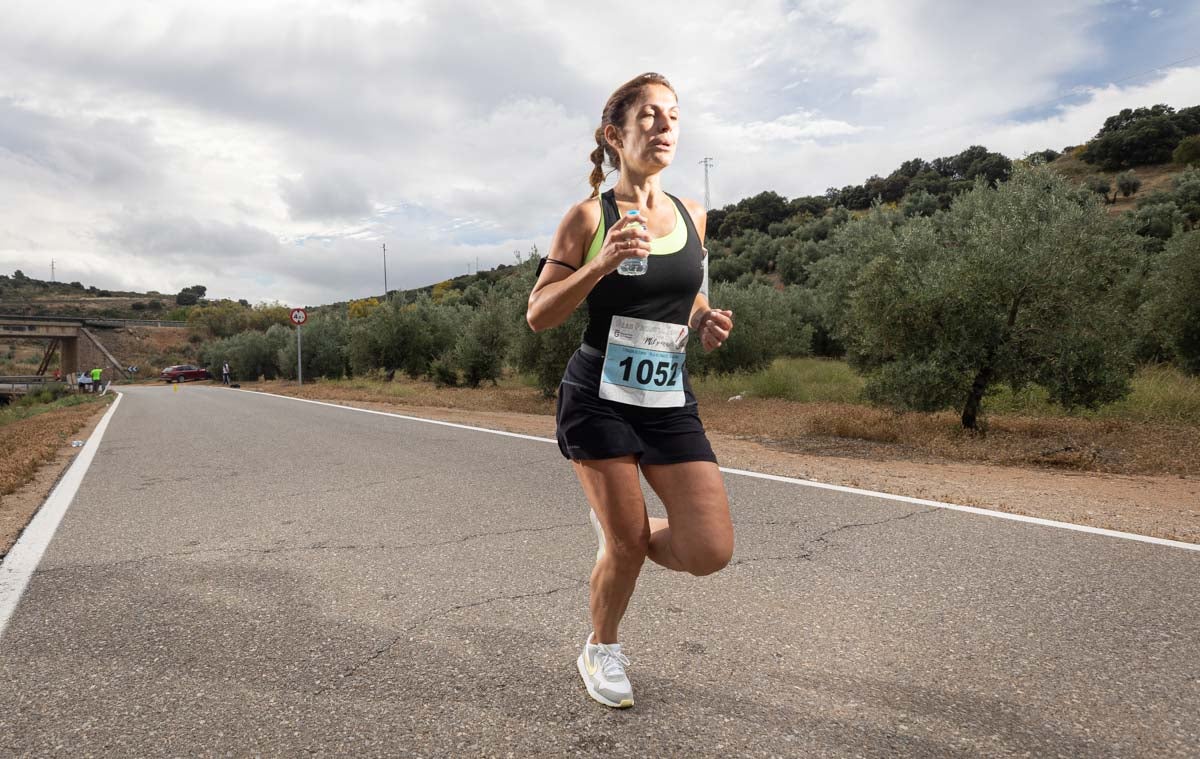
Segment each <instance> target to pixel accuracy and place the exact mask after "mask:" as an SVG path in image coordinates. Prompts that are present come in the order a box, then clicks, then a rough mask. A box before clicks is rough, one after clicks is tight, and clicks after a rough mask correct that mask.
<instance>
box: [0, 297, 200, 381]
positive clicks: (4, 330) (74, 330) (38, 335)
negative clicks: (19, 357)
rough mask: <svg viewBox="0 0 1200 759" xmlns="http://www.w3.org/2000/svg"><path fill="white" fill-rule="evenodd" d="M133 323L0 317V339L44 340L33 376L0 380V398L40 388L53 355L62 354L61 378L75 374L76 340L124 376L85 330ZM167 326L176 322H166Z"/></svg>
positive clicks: (116, 320)
mask: <svg viewBox="0 0 1200 759" xmlns="http://www.w3.org/2000/svg"><path fill="white" fill-rule="evenodd" d="M128 321H137V320H130V319H92V318H88V317H60V316H19V315H0V339H3V338H17V339H23V340H31V339H32V340H45V341H46V350H45V353H43V355H42V361H41V363H40V364H39V365H38V370H37V373H36V374H34V375H24V376H21V377H0V395H23V394H25V393H28V392H30V391H36V390H39V389H41V387H42V385H44V384H45V383H46V382H47V381H48V380H47V378H46V376H45V375H46V371H47V369H49V367H50V362H51V360H52V359H53V358H54V354H55V353H56V352H59V351H61V352H62V374H63V376H64V377H69V376H73V375H76V374H78V373H79V369H80V366H79V341H80V340H86V341H88V342H90V343H91V344H92V345H94V346H95V347H96V348H97V349H98V350H99V351H100V353H101V355H103V356H104V357H105V359H107V360H108V362H109V363H110V364H112V366H113V368H114V369H116V370H117V371H118V372H120V373H121V375H122V376H128V374H129V372H128V371H127V370H126V368H125V366H124V365H123V364H122V363H121V362H120V361H118V360H117V358H116V357H115V356H113V354H112V353H110V352H109V351H108V349H107V348H105V347H104V345H103V344H102V343H101V342H100V341H99V340H98V339H97V338H96V336H95V335H94V334H93V333H92V331H91V330H90V329H88V327H110V328H111V327H118V326H124V325H122V324H116V323H114V322H128ZM166 324H169V325H170V326H174V325H176V324H178V322H170V323H166Z"/></svg>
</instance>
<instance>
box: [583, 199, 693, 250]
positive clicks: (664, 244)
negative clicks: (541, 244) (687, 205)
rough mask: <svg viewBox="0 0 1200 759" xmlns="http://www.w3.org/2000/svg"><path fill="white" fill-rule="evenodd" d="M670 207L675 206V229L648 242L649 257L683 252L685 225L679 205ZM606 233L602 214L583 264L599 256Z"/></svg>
mask: <svg viewBox="0 0 1200 759" xmlns="http://www.w3.org/2000/svg"><path fill="white" fill-rule="evenodd" d="M671 205H673V206H675V227H674V228H673V229H672V230H671V231H670V232H668V233H667V234H665V235H663V236H662V237H656V238H654V239H653V240H651V241H650V255H652V256H669V255H671V254H672V253H678V252H679V251H681V250H683V246H685V245H687V239H688V232H687V223H686V222H685V221H684V220H683V214H682V213H681V212H680V211H679V204H678V203H672V204H671ZM606 231H607V230H605V228H604V214H600V223H599V224H598V225H597V226H596V234H595V235H594V236H593V237H592V244H591V245H589V246H588V252H587V256H585V257H584V259H583V262H584V263H585V264H586V263H587V262H588V261H591V260H592V259H593V258H595V257H596V256H598V255H600V248H602V247H603V246H604V235H605V233H606Z"/></svg>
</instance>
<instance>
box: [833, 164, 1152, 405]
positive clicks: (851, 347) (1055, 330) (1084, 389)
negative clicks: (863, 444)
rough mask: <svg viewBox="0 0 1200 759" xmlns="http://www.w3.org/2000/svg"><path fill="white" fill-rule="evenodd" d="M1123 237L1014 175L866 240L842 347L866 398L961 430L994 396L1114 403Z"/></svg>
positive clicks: (1127, 259)
mask: <svg viewBox="0 0 1200 759" xmlns="http://www.w3.org/2000/svg"><path fill="white" fill-rule="evenodd" d="M1127 234H1128V233H1126V232H1124V231H1123V228H1122V227H1120V225H1118V224H1116V223H1114V222H1113V221H1111V220H1110V219H1109V218H1108V217H1107V215H1106V214H1105V212H1104V210H1103V209H1102V208H1101V207H1100V205H1099V204H1098V202H1097V201H1096V199H1095V198H1094V196H1089V194H1088V193H1087V192H1085V191H1081V190H1080V189H1079V188H1075V187H1072V186H1070V185H1069V184H1068V183H1067V182H1066V181H1064V180H1063V179H1062V178H1060V177H1058V176H1056V175H1055V174H1053V173H1052V172H1050V171H1049V170H1047V169H1045V168H1043V167H1022V168H1018V169H1017V170H1016V171H1015V172H1014V174H1013V177H1012V178H1011V179H1010V180H1009V181H1007V182H1003V183H1001V184H999V185H998V186H997V187H996V188H995V189H992V188H990V187H988V186H987V185H986V184H985V183H984V182H982V181H979V182H977V183H976V185H975V188H974V189H973V190H971V191H970V192H968V193H965V194H963V195H961V196H960V197H958V198H957V199H956V200H955V202H954V204H953V205H952V206H951V208H950V210H949V211H947V212H946V213H945V214H944V215H943V216H941V217H939V218H937V219H936V220H934V219H927V218H913V219H911V220H909V221H908V222H907V223H906V224H904V225H902V226H898V227H895V228H893V229H892V231H891V232H890V235H888V236H879V235H876V236H877V238H878V239H877V240H876V249H877V250H880V252H879V254H878V255H876V256H874V257H873V258H872V259H871V260H870V261H869V262H868V263H867V264H866V265H865V266H864V267H863V268H862V269H861V270H860V271H859V273H858V276H857V277H856V278H855V281H854V284H853V288H852V291H851V293H850V297H849V311H848V314H847V318H846V320H845V324H844V325H843V333H842V334H843V335H844V336H845V339H846V340H847V343H848V357H849V359H850V362H851V364H852V365H853V366H854V367H855V368H856V369H858V370H860V371H862V372H864V373H865V374H866V377H867V388H866V391H867V394H868V396H869V397H871V398H873V399H875V400H877V401H880V402H886V403H888V404H890V405H893V406H896V407H900V408H913V409H919V410H927V411H932V410H937V409H943V408H958V409H961V419H962V425H963V426H964V427H966V428H968V429H975V428H976V427H977V422H978V417H979V413H980V407H981V403H982V401H983V398H984V395H985V394H986V393H987V391H988V389H989V388H990V387H992V386H993V385H994V384H996V383H1001V382H1003V383H1007V384H1009V385H1010V386H1012V387H1014V388H1019V387H1022V386H1025V385H1027V384H1030V383H1036V384H1038V385H1041V386H1043V387H1044V388H1046V389H1047V390H1048V392H1049V393H1050V396H1051V398H1052V399H1053V400H1055V401H1057V402H1059V403H1061V404H1063V405H1064V406H1067V407H1072V406H1085V407H1095V406H1097V405H1099V404H1102V403H1106V402H1110V401H1113V400H1116V399H1118V398H1120V397H1123V396H1124V395H1125V394H1126V393H1127V392H1128V387H1129V378H1130V375H1131V373H1132V362H1131V361H1130V359H1129V357H1128V350H1129V340H1128V337H1127V331H1128V327H1127V325H1128V323H1129V321H1130V320H1129V319H1128V318H1127V316H1128V315H1127V314H1125V313H1124V311H1125V310H1126V309H1124V308H1123V306H1122V302H1121V298H1120V295H1121V293H1120V284H1121V283H1122V282H1124V281H1126V278H1127V272H1128V270H1129V268H1130V267H1131V266H1132V265H1133V260H1132V255H1133V254H1132V253H1131V251H1132V250H1134V249H1135V245H1134V244H1133V243H1132V242H1131V241H1130V240H1129V239H1128V238H1127ZM882 242H886V243H887V244H886V245H881V243H882Z"/></svg>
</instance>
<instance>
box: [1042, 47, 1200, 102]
mask: <svg viewBox="0 0 1200 759" xmlns="http://www.w3.org/2000/svg"><path fill="white" fill-rule="evenodd" d="M1198 58H1200V53H1195V54H1194V55H1189V56H1188V57H1186V58H1180V59H1179V60H1177V61H1171V62H1170V63H1162V64H1159V65H1158V66H1155V67H1154V68H1152V69H1146V70H1145V71H1142V72H1140V73H1137V74H1130V75H1129V76H1126V77H1122V78H1120V79H1114V80H1112V81H1111V82H1105V83H1104V84H1103V85H1092V86H1094V87H1101V86H1103V87H1107V86H1109V85H1113V84H1121V83H1122V82H1128V81H1131V80H1133V79H1141V78H1142V77H1144V76H1146V75H1147V74H1154V73H1156V72H1159V71H1162V70H1163V69H1165V68H1170V67H1171V66H1178V65H1179V64H1181V63H1187V62H1188V61H1194V60H1196V59H1198ZM1086 86H1088V85H1080V86H1079V87H1076V88H1075V90H1074V91H1072V92H1068V93H1067V94H1066V95H1060V96H1059V97H1056V98H1053V99H1051V100H1044V101H1042V102H1040V103H1034V104H1033V105H1027V106H1025V107H1024V108H1022V109H1021V110H1024V111H1031V110H1035V109H1037V108H1043V107H1045V106H1048V105H1053V104H1054V103H1057V102H1059V101H1061V100H1066V99H1067V98H1073V97H1078V96H1080V95H1082V94H1083V93H1082V92H1080V91H1079V89H1080V87H1086Z"/></svg>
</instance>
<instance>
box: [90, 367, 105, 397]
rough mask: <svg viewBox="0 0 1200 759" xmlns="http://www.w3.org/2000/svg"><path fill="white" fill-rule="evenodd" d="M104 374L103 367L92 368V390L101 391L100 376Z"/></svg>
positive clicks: (94, 391)
mask: <svg viewBox="0 0 1200 759" xmlns="http://www.w3.org/2000/svg"><path fill="white" fill-rule="evenodd" d="M103 376H104V370H103V369H92V392H93V393H98V392H100V378H101V377H103Z"/></svg>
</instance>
